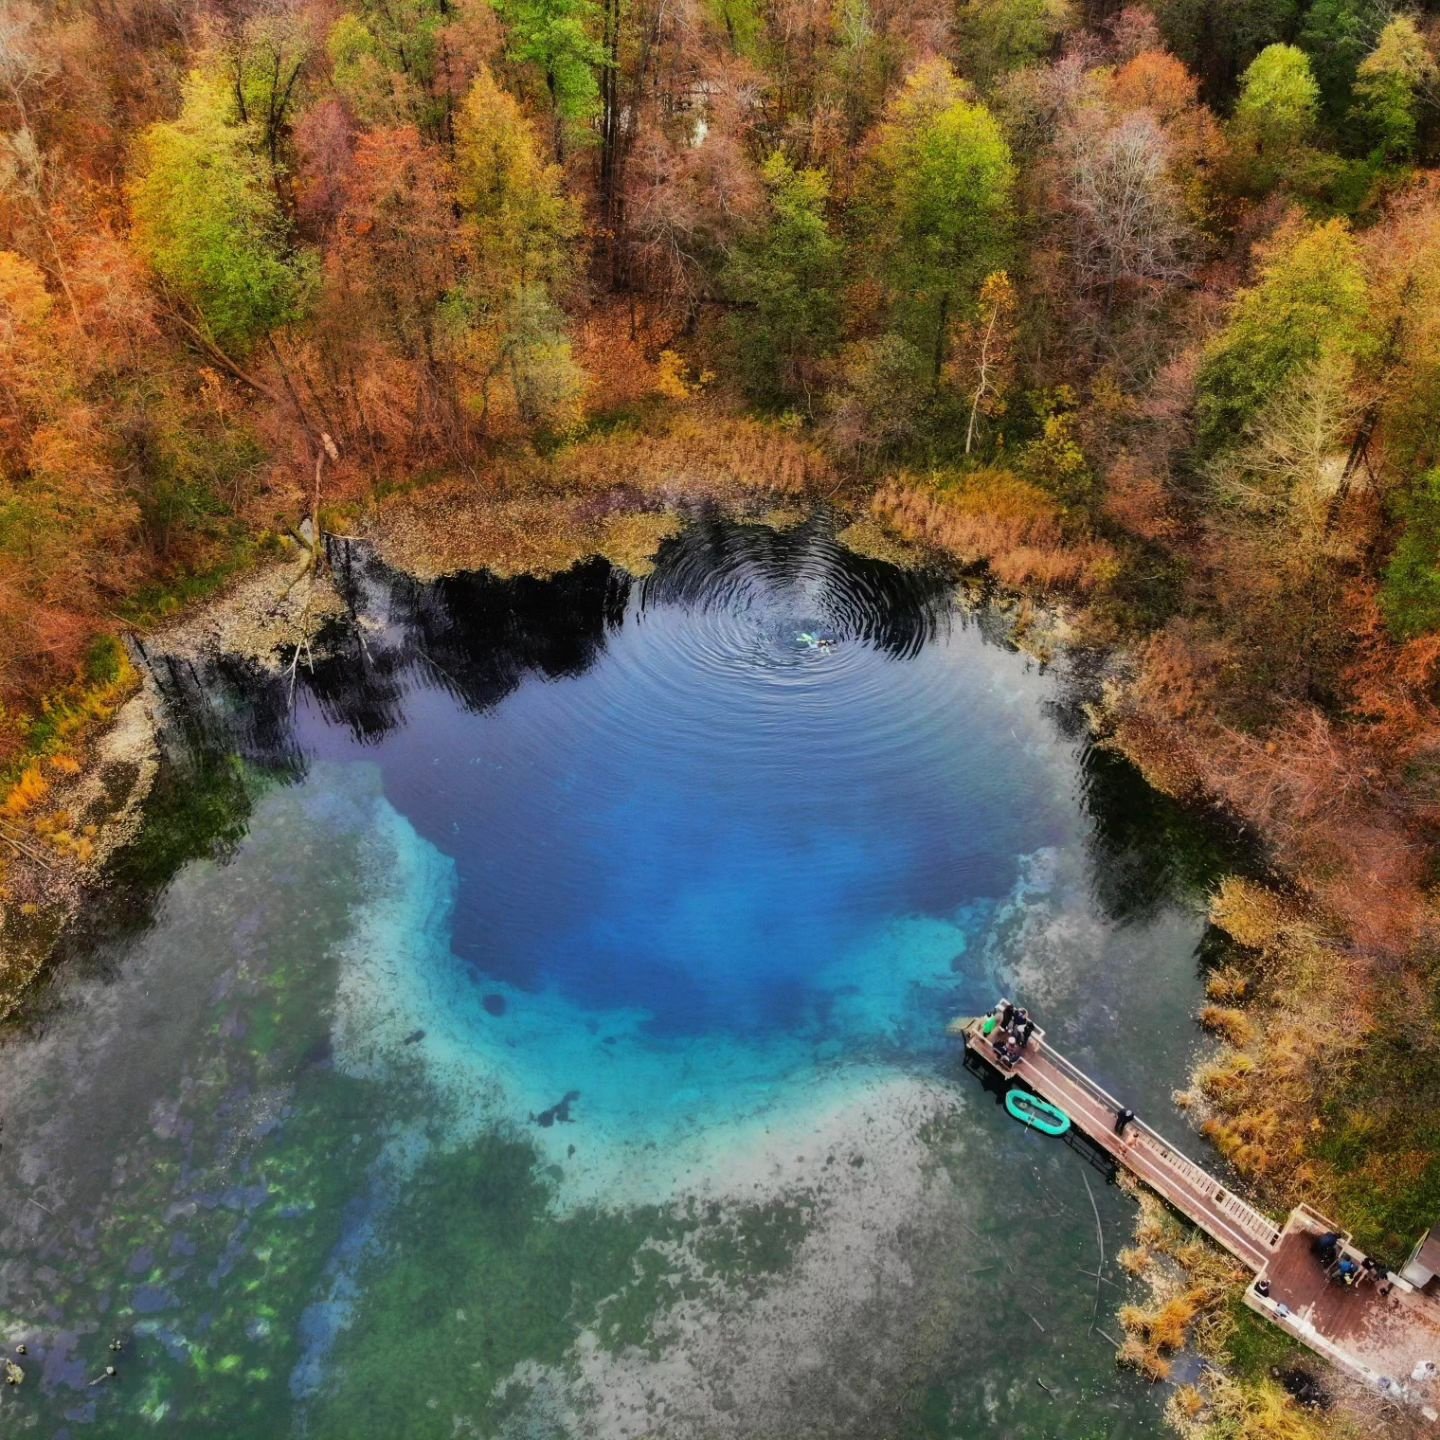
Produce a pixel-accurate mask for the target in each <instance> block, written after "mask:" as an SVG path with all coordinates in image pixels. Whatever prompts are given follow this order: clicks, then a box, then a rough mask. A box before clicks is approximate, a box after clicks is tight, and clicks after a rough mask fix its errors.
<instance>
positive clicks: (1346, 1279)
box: [1335, 1255, 1360, 1285]
mask: <svg viewBox="0 0 1440 1440" xmlns="http://www.w3.org/2000/svg"><path fill="white" fill-rule="evenodd" d="M1359 1278H1360V1267H1359V1266H1358V1265H1357V1264H1356V1263H1355V1262H1354V1261H1353V1260H1352V1259H1351V1258H1350V1257H1349V1256H1348V1255H1342V1256H1341V1257H1340V1258H1339V1260H1337V1261H1336V1262H1335V1279H1337V1280H1338V1281H1339V1282H1340V1283H1341V1284H1342V1285H1353V1284H1354V1283H1355V1282H1356V1281H1357V1280H1358V1279H1359Z"/></svg>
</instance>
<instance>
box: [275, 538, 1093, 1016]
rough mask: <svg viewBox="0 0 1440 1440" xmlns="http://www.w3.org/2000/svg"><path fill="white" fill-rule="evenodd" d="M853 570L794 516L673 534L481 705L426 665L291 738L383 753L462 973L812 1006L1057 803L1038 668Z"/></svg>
mask: <svg viewBox="0 0 1440 1440" xmlns="http://www.w3.org/2000/svg"><path fill="white" fill-rule="evenodd" d="M867 578H868V577H867V570H866V567H864V566H863V563H862V562H859V561H858V560H852V561H850V562H849V565H848V566H847V565H846V564H845V563H842V560H841V557H840V552H839V551H838V550H837V549H836V547H834V546H833V544H831V543H830V542H827V541H825V540H824V539H823V537H822V536H820V535H817V534H813V533H810V532H805V533H802V535H801V536H798V537H795V538H794V539H793V540H792V541H791V542H790V543H786V544H783V545H782V544H780V543H779V542H778V540H777V538H776V537H774V536H773V535H767V534H765V533H764V532H750V533H749V534H747V533H746V532H745V531H743V530H741V531H738V532H734V533H732V534H731V535H730V543H729V546H728V548H725V549H723V550H722V551H721V553H720V555H719V557H718V563H717V556H716V554H715V553H714V550H713V548H712V547H707V546H701V545H697V544H695V543H694V542H693V541H691V542H680V543H673V544H672V545H671V546H670V547H669V551H668V553H667V554H666V555H664V556H663V557H662V560H661V565H660V568H659V570H658V571H657V573H656V574H655V575H653V576H651V577H649V578H648V579H647V580H645V581H643V582H641V583H640V584H638V585H637V586H635V587H634V588H633V590H632V591H631V593H630V594H629V596H628V599H627V602H626V604H625V607H624V610H623V612H621V613H618V614H616V615H613V616H612V617H609V619H608V620H607V623H606V625H605V628H604V630H603V643H602V644H601V646H599V647H598V648H597V651H596V654H595V655H594V657H593V660H592V663H590V664H588V666H586V667H585V668H583V669H582V668H580V667H578V666H576V667H574V668H573V669H572V670H571V671H570V672H569V673H566V672H562V673H560V674H558V675H554V676H549V675H545V674H544V673H538V674H537V673H534V672H531V673H529V674H528V675H525V676H524V677H523V678H521V679H520V682H519V684H518V685H517V687H516V688H515V689H514V690H513V691H512V692H511V693H509V694H508V695H506V696H505V697H504V698H503V700H500V701H499V702H498V703H495V704H493V705H490V706H488V707H487V708H486V709H484V710H483V711H482V712H480V713H478V714H477V713H476V711H475V710H473V709H471V708H467V706H466V705H464V704H463V703H458V702H457V699H456V697H455V696H453V695H452V694H450V693H448V692H447V691H446V690H443V689H431V688H426V689H421V690H419V691H416V692H412V693H411V694H410V695H409V696H408V697H407V699H406V702H405V705H404V710H405V715H406V719H405V723H403V724H399V725H397V726H395V728H393V729H392V730H391V731H390V732H389V733H388V734H387V735H385V736H384V737H383V738H382V739H380V740H379V741H378V742H374V743H370V744H363V745H357V744H355V743H354V742H353V741H352V740H351V739H350V738H349V736H348V732H345V731H338V730H335V729H333V728H331V727H330V726H329V725H328V724H325V723H323V722H322V723H320V724H315V723H307V724H305V725H303V726H302V731H301V735H302V743H303V745H304V746H305V748H306V749H307V750H308V751H309V752H310V753H311V754H312V755H314V756H320V757H326V758H331V759H350V760H354V759H357V758H358V759H363V760H368V761H371V762H372V763H375V764H378V765H379V767H380V769H381V772H382V776H383V782H384V787H385V793H386V796H387V798H389V800H390V802H391V803H392V804H393V805H394V806H395V808H396V809H397V810H398V811H399V812H400V813H401V814H402V815H404V816H405V818H406V819H407V820H408V821H409V822H410V823H411V824H412V825H413V826H414V827H415V829H416V830H417V831H418V832H419V834H420V835H421V836H423V837H424V838H425V839H426V840H428V841H429V842H430V843H431V844H432V845H434V846H435V847H436V848H437V849H438V850H439V851H441V852H442V853H444V854H445V855H447V856H448V857H450V858H451V859H452V860H453V861H454V862H455V866H456V881H457V895H456V900H455V909H454V919H453V931H452V934H451V937H450V943H451V946H452V948H453V950H454V953H455V954H456V955H457V956H459V957H461V958H462V959H464V960H465V961H466V962H467V964H468V965H470V966H471V967H472V968H473V970H474V972H475V973H476V974H477V975H483V976H485V977H487V978H489V979H493V980H496V981H502V982H505V983H507V984H509V985H512V986H515V987H517V988H519V989H520V990H522V991H523V990H534V989H539V988H542V987H546V986H552V987H554V988H556V989H558V990H559V991H560V992H561V993H562V994H563V995H564V996H565V997H566V998H568V999H569V1000H571V1001H572V1002H573V1003H574V1004H575V1005H577V1006H580V1007H582V1008H589V1009H596V1010H605V1009H636V1010H643V1011H644V1012H645V1013H646V1015H647V1020H646V1025H645V1029H646V1031H647V1033H650V1034H654V1035H656V1036H676V1035H693V1034H699V1033H712V1034H725V1033H734V1034H740V1035H746V1036H752V1037H756V1036H762V1035H764V1034H766V1033H768V1032H777V1031H778V1032H784V1031H786V1030H789V1029H791V1028H793V1027H794V1026H796V1025H797V1024H812V1023H816V1022H818V1020H819V1019H820V1014H819V1012H820V1010H821V1009H823V1007H824V1006H825V1005H826V1004H827V1003H828V1002H829V1000H830V998H831V995H832V991H831V989H830V988H829V987H828V986H827V976H828V975H829V974H830V972H831V971H832V969H833V968H834V966H835V965H836V963H837V962H838V961H841V960H843V959H844V957H846V956H847V954H849V953H850V952H851V951H852V950H853V949H854V947H855V946H856V945H857V944H859V943H863V942H864V941H865V939H866V937H868V936H870V935H872V934H874V933H875V932H876V931H877V930H878V929H880V928H881V927H883V926H885V925H886V924H888V923H890V922H892V921H893V920H895V919H897V918H904V917H913V916H926V915H928V916H939V917H947V918H948V917H953V916H955V915H956V913H957V911H959V910H960V909H961V908H962V907H964V906H966V905H969V904H972V903H973V902H976V901H986V900H996V899H998V898H1000V897H1002V896H1004V895H1005V894H1006V893H1007V892H1008V890H1009V889H1010V887H1011V886H1012V885H1013V884H1014V882H1015V879H1016V863H1017V856H1020V855H1023V854H1027V853H1030V852H1033V851H1034V850H1036V849H1038V848H1040V847H1043V846H1047V845H1053V844H1056V843H1058V842H1059V841H1061V840H1062V839H1063V838H1064V837H1065V835H1066V833H1067V821H1071V822H1073V806H1072V805H1071V803H1070V802H1069V797H1068V796H1067V795H1066V789H1067V788H1068V786H1067V782H1068V780H1069V776H1068V775H1066V774H1064V773H1061V772H1058V771H1057V768H1056V762H1057V761H1060V762H1062V763H1063V762H1064V759H1065V757H1064V756H1063V755H1062V754H1058V753H1057V752H1056V747H1055V745H1054V736H1053V732H1052V733H1049V734H1047V733H1045V732H1044V728H1043V727H1044V725H1045V722H1044V719H1043V716H1040V715H1038V714H1037V713H1036V711H1035V708H1034V705H1033V702H1032V700H1031V695H1030V694H1029V693H1028V689H1029V688H1030V687H1027V684H1026V681H1027V679H1029V680H1033V677H1029V676H1027V675H1026V673H1025V670H1024V667H1023V666H1016V665H1015V664H1013V661H1011V657H1008V656H1003V655H1000V654H995V655H994V656H993V659H992V657H991V656H987V654H986V648H985V646H984V644H983V642H982V641H981V640H980V637H979V635H978V634H977V633H976V632H975V630H974V628H973V626H971V625H970V624H969V623H968V622H967V620H966V617H965V616H964V614H963V613H962V612H961V611H959V610H958V609H956V608H955V607H954V606H953V605H952V603H951V598H950V592H949V587H947V586H945V585H943V584H942V583H940V582H939V581H938V579H936V578H934V577H926V578H922V579H916V580H906V579H903V578H902V577H899V576H891V577H890V587H889V589H888V590H887V589H885V588H883V587H882V586H880V585H878V584H873V583H872V584H867ZM455 598H456V603H457V605H459V604H463V602H464V601H465V600H466V599H468V597H467V596H466V595H465V592H464V589H463V588H460V587H457V588H456V591H455ZM606 598H607V599H608V600H609V601H611V602H613V600H614V596H613V594H612V595H610V596H607V597H606ZM897 604H902V605H903V606H905V607H906V610H907V619H908V621H909V625H908V626H907V627H906V628H905V631H904V633H903V634H900V633H896V634H886V633H884V631H883V630H882V628H881V622H882V619H889V620H891V622H892V626H893V621H894V617H893V615H888V614H886V612H885V610H884V607H886V606H892V607H893V606H895V605H897ZM812 636H816V637H824V638H826V639H828V640H829V641H830V642H831V643H830V644H829V645H828V646H827V647H826V648H823V649H822V648H817V647H816V645H815V643H814V642H813V641H812V640H811V639H810V638H809V637H812ZM987 660H989V661H990V663H988V664H987V663H985V662H986V661H987ZM1002 660H1003V661H1006V662H1010V663H1006V664H1003V665H997V664H996V663H995V662H996V661H1002ZM437 663H438V662H437ZM433 673H434V672H433V671H432V677H433ZM432 677H427V678H432ZM313 718H314V717H313V714H312V722H313ZM997 722H998V723H997ZM1037 722H1038V723H1037Z"/></svg>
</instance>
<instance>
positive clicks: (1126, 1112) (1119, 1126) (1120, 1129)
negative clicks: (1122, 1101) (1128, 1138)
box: [1115, 1105, 1135, 1139]
mask: <svg viewBox="0 0 1440 1440" xmlns="http://www.w3.org/2000/svg"><path fill="white" fill-rule="evenodd" d="M1134 1118H1135V1112H1134V1111H1133V1110H1132V1109H1131V1108H1130V1107H1129V1106H1128V1105H1122V1106H1121V1107H1120V1113H1119V1114H1118V1115H1117V1116H1116V1117H1115V1133H1116V1134H1117V1135H1119V1136H1120V1137H1121V1138H1122V1139H1123V1138H1124V1136H1125V1127H1126V1126H1127V1125H1129V1123H1130V1122H1131V1121H1132V1120H1133V1119H1134Z"/></svg>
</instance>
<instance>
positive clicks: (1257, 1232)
mask: <svg viewBox="0 0 1440 1440" xmlns="http://www.w3.org/2000/svg"><path fill="white" fill-rule="evenodd" d="M981 1024H982V1022H981V1021H980V1020H979V1019H974V1020H956V1021H954V1022H952V1024H951V1025H950V1027H949V1028H950V1033H951V1034H952V1035H956V1036H960V1037H963V1039H964V1041H965V1048H966V1049H967V1050H969V1051H970V1052H971V1053H972V1054H974V1055H977V1056H979V1057H980V1058H981V1059H982V1060H984V1061H985V1063H986V1064H987V1065H989V1066H990V1067H991V1068H992V1069H994V1070H995V1071H996V1072H997V1073H998V1074H1000V1075H1002V1076H1006V1077H1009V1078H1012V1079H1014V1081H1015V1082H1016V1083H1017V1084H1018V1085H1019V1086H1021V1087H1022V1088H1024V1089H1026V1090H1029V1091H1031V1092H1032V1093H1033V1094H1035V1095H1039V1096H1040V1097H1041V1098H1042V1099H1044V1100H1048V1101H1049V1102H1050V1103H1051V1104H1052V1105H1057V1106H1059V1108H1060V1109H1062V1110H1063V1111H1064V1112H1065V1113H1066V1114H1067V1115H1069V1117H1070V1119H1071V1122H1072V1124H1073V1125H1074V1126H1075V1127H1076V1128H1077V1129H1079V1130H1082V1131H1084V1133H1085V1134H1086V1135H1087V1136H1089V1138H1090V1139H1091V1140H1092V1141H1093V1142H1094V1143H1095V1144H1096V1145H1098V1146H1099V1147H1100V1148H1101V1149H1102V1150H1104V1151H1106V1152H1107V1153H1108V1154H1109V1155H1111V1156H1113V1157H1114V1159H1115V1160H1116V1162H1117V1163H1118V1164H1121V1165H1123V1166H1125V1168H1126V1169H1127V1170H1129V1171H1130V1172H1131V1173H1132V1174H1134V1175H1135V1176H1136V1177H1137V1178H1138V1179H1140V1180H1143V1181H1144V1182H1145V1184H1146V1185H1148V1186H1149V1187H1150V1188H1151V1189H1152V1190H1153V1191H1154V1192H1155V1193H1156V1194H1157V1195H1159V1196H1160V1197H1161V1198H1162V1199H1164V1200H1166V1201H1167V1202H1168V1203H1169V1204H1170V1205H1172V1206H1173V1207H1174V1208H1175V1209H1176V1210H1178V1211H1179V1212H1180V1213H1181V1214H1182V1215H1184V1216H1186V1217H1187V1218H1188V1219H1190V1220H1191V1221H1193V1222H1194V1223H1195V1224H1196V1225H1197V1226H1198V1227H1199V1228H1200V1229H1201V1230H1203V1231H1204V1232H1205V1233H1206V1234H1207V1235H1209V1236H1210V1238H1211V1239H1212V1240H1214V1241H1216V1242H1217V1243H1218V1244H1219V1245H1221V1246H1223V1247H1224V1248H1225V1249H1226V1250H1228V1251H1229V1252H1230V1254H1232V1255H1233V1256H1234V1257H1235V1258H1236V1259H1237V1260H1239V1261H1240V1262H1241V1263H1242V1264H1244V1265H1245V1266H1246V1267H1247V1268H1248V1269H1249V1270H1250V1271H1251V1272H1252V1274H1253V1275H1254V1277H1255V1278H1254V1280H1252V1282H1251V1284H1250V1286H1249V1287H1248V1289H1247V1290H1246V1292H1245V1303H1246V1304H1247V1305H1248V1306H1249V1307H1250V1308H1251V1309H1252V1310H1254V1311H1256V1312H1257V1313H1258V1314H1261V1315H1263V1316H1265V1318H1266V1319H1268V1320H1271V1321H1273V1322H1274V1323H1275V1324H1276V1325H1278V1326H1280V1328H1281V1329H1282V1330H1285V1331H1286V1332H1288V1333H1289V1334H1290V1335H1291V1336H1293V1337H1294V1338H1295V1339H1296V1340H1298V1341H1299V1342H1300V1343H1301V1344H1303V1345H1306V1346H1308V1347H1309V1348H1310V1349H1312V1350H1314V1351H1315V1352H1316V1353H1317V1354H1320V1355H1323V1356H1324V1357H1325V1358H1326V1359H1327V1360H1329V1361H1330V1362H1331V1363H1332V1364H1334V1365H1336V1366H1337V1367H1338V1368H1339V1369H1341V1370H1342V1371H1344V1372H1345V1373H1347V1374H1349V1375H1350V1376H1352V1377H1353V1378H1354V1379H1356V1380H1359V1381H1360V1382H1361V1383H1362V1384H1364V1385H1367V1386H1369V1387H1370V1388H1371V1389H1373V1390H1377V1391H1379V1392H1380V1393H1381V1394H1382V1395H1384V1396H1386V1397H1387V1398H1390V1399H1395V1400H1404V1401H1406V1402H1408V1403H1409V1404H1411V1405H1413V1406H1415V1408H1416V1409H1418V1410H1419V1411H1420V1413H1421V1414H1422V1415H1423V1416H1424V1417H1425V1418H1426V1419H1427V1420H1429V1421H1431V1422H1435V1421H1437V1420H1440V1379H1422V1378H1421V1376H1422V1373H1425V1374H1429V1373H1432V1372H1426V1371H1424V1367H1425V1366H1426V1364H1427V1363H1428V1364H1433V1365H1435V1366H1440V1304H1437V1303H1436V1301H1435V1300H1434V1299H1433V1298H1431V1297H1430V1296H1427V1295H1423V1294H1421V1293H1419V1292H1417V1291H1415V1290H1413V1289H1412V1287H1411V1286H1409V1285H1408V1284H1406V1282H1405V1281H1404V1280H1403V1279H1401V1278H1399V1277H1397V1276H1393V1275H1392V1276H1390V1277H1389V1280H1390V1284H1391V1289H1390V1291H1389V1292H1388V1293H1387V1294H1385V1295H1381V1294H1380V1293H1379V1290H1378V1288H1377V1287H1376V1286H1375V1285H1373V1284H1365V1285H1357V1286H1344V1285H1340V1284H1337V1283H1335V1282H1334V1281H1333V1280H1332V1279H1331V1278H1330V1276H1329V1275H1328V1274H1327V1272H1326V1271H1325V1269H1324V1268H1323V1267H1322V1266H1321V1264H1320V1263H1319V1261H1318V1260H1317V1259H1316V1257H1315V1254H1314V1244H1313V1242H1314V1240H1315V1238H1316V1237H1317V1236H1318V1235H1322V1234H1324V1233H1326V1232H1327V1231H1328V1232H1335V1233H1336V1234H1337V1235H1338V1236H1339V1237H1340V1240H1341V1247H1342V1250H1343V1252H1344V1253H1345V1254H1348V1255H1349V1256H1350V1257H1351V1258H1352V1259H1354V1260H1355V1261H1357V1262H1358V1261H1360V1260H1361V1259H1362V1258H1363V1255H1362V1252H1360V1251H1359V1250H1357V1249H1356V1248H1355V1247H1354V1246H1352V1245H1351V1244H1350V1237H1349V1236H1348V1235H1346V1234H1344V1232H1343V1231H1341V1230H1340V1227H1339V1226H1337V1225H1334V1224H1332V1223H1331V1222H1330V1221H1329V1220H1327V1219H1326V1218H1325V1217H1324V1216H1323V1215H1319V1214H1317V1213H1316V1212H1315V1211H1313V1210H1311V1209H1310V1208H1309V1207H1308V1206H1305V1205H1299V1206H1296V1208H1295V1209H1294V1210H1293V1211H1291V1213H1290V1216H1289V1218H1288V1219H1287V1220H1286V1222H1285V1223H1284V1225H1283V1226H1282V1225H1278V1224H1276V1222H1275V1221H1274V1220H1272V1219H1271V1218H1270V1217H1269V1216H1268V1215H1265V1214H1263V1213H1262V1212H1261V1211H1259V1210H1257V1209H1256V1208H1255V1207H1254V1206H1253V1205H1251V1204H1250V1203H1249V1202H1248V1201H1246V1200H1243V1199H1242V1198H1241V1197H1240V1196H1239V1195H1236V1194H1235V1192H1234V1191H1233V1190H1231V1189H1230V1188H1229V1187H1228V1186H1227V1185H1225V1184H1222V1183H1221V1182H1220V1181H1219V1180H1217V1179H1216V1178H1215V1176H1213V1175H1211V1174H1210V1173H1209V1171H1207V1170H1206V1169H1204V1167H1203V1166H1200V1165H1197V1164H1196V1163H1195V1161H1193V1160H1191V1159H1190V1158H1189V1157H1188V1156H1186V1155H1185V1154H1183V1153H1182V1152H1181V1151H1179V1150H1177V1149H1176V1148H1175V1146H1173V1145H1172V1144H1171V1143H1170V1142H1169V1141H1168V1140H1166V1139H1165V1138H1164V1136H1162V1135H1160V1134H1159V1133H1158V1132H1156V1131H1155V1130H1154V1129H1152V1128H1151V1127H1150V1126H1149V1125H1147V1124H1145V1123H1144V1121H1142V1120H1139V1119H1134V1120H1131V1121H1130V1123H1129V1124H1128V1125H1127V1126H1126V1127H1125V1133H1124V1134H1123V1135H1119V1134H1117V1133H1116V1130H1115V1123H1116V1121H1117V1120H1118V1119H1119V1116H1120V1109H1121V1105H1120V1102H1119V1101H1118V1100H1116V1099H1115V1097H1114V1096H1113V1095H1110V1094H1108V1093H1107V1092H1106V1091H1105V1090H1103V1089H1102V1088H1101V1087H1100V1086H1099V1085H1098V1084H1096V1082H1095V1081H1094V1080H1092V1079H1091V1078H1090V1077H1089V1076H1088V1075H1086V1074H1085V1073H1084V1072H1083V1071H1082V1070H1080V1069H1078V1068H1077V1067H1076V1066H1074V1065H1072V1064H1071V1063H1070V1062H1069V1061H1068V1060H1067V1059H1065V1057H1064V1056H1063V1055H1061V1054H1059V1053H1058V1052H1057V1051H1056V1050H1054V1049H1052V1048H1051V1046H1049V1045H1048V1044H1046V1042H1045V1033H1044V1031H1042V1030H1039V1029H1037V1030H1035V1031H1034V1032H1033V1033H1032V1035H1031V1037H1030V1043H1029V1044H1028V1045H1027V1046H1026V1047H1025V1049H1024V1050H1023V1051H1022V1052H1021V1055H1020V1058H1019V1059H1018V1060H1017V1061H1016V1062H1015V1064H1013V1065H1007V1064H1005V1063H1004V1062H1003V1061H1002V1060H1001V1059H1000V1057H999V1055H998V1054H997V1053H996V1051H995V1047H994V1046H993V1045H992V1044H991V1043H990V1041H989V1040H988V1039H986V1037H985V1036H984V1035H983V1034H982V1033H981ZM1262 1281H1263V1282H1264V1283H1263V1284H1261V1283H1260V1282H1262ZM1417 1367H1420V1368H1417Z"/></svg>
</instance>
